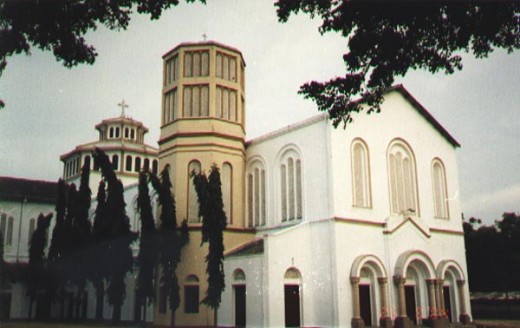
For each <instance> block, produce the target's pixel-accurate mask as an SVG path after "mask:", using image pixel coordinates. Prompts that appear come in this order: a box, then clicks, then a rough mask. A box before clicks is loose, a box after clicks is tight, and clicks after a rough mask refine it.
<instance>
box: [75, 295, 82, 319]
mask: <svg viewBox="0 0 520 328" xmlns="http://www.w3.org/2000/svg"><path fill="white" fill-rule="evenodd" d="M82 294H83V293H82V292H80V291H79V290H78V293H77V295H76V302H75V303H76V307H75V308H76V313H75V314H74V318H75V319H76V320H77V321H79V319H80V318H79V314H80V313H81V296H82Z"/></svg>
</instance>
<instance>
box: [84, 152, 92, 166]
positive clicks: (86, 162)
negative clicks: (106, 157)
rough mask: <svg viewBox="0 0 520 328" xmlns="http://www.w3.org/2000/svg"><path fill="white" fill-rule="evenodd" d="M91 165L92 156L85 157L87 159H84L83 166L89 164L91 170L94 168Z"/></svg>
mask: <svg viewBox="0 0 520 328" xmlns="http://www.w3.org/2000/svg"><path fill="white" fill-rule="evenodd" d="M90 163H91V158H90V155H87V156H85V158H83V165H85V164H87V165H88V167H89V168H92V166H91V164H90Z"/></svg>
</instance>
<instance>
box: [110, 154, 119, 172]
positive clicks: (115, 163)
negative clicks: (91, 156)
mask: <svg viewBox="0 0 520 328" xmlns="http://www.w3.org/2000/svg"><path fill="white" fill-rule="evenodd" d="M112 168H113V169H114V171H117V170H118V169H119V156H117V155H112Z"/></svg>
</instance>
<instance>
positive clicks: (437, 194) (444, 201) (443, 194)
mask: <svg viewBox="0 0 520 328" xmlns="http://www.w3.org/2000/svg"><path fill="white" fill-rule="evenodd" d="M432 180H433V206H434V212H435V217H437V218H445V219H447V218H449V213H448V197H447V195H448V192H447V190H446V171H445V170H444V165H443V164H442V162H441V161H440V160H439V159H434V160H433V164H432Z"/></svg>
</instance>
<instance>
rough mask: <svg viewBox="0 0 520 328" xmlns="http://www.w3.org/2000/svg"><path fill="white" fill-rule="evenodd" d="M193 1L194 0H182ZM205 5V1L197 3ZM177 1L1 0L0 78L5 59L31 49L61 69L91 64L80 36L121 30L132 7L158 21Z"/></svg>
mask: <svg viewBox="0 0 520 328" xmlns="http://www.w3.org/2000/svg"><path fill="white" fill-rule="evenodd" d="M186 2H195V0H186ZM200 2H202V3H205V0H200ZM178 4H179V0H153V1H149V0H125V1H110V2H105V1H39V0H24V1H19V0H4V1H2V2H0V18H1V19H0V22H1V23H0V40H1V44H2V46H1V47H0V76H1V74H2V72H3V70H4V69H5V67H6V65H7V57H9V56H12V55H15V54H20V53H25V54H30V50H31V46H33V47H37V48H39V49H41V50H44V51H52V52H53V53H54V56H55V57H56V60H58V61H61V62H63V64H64V65H65V67H68V68H70V67H73V66H76V65H78V64H83V63H87V64H93V63H94V61H95V59H96V56H97V52H96V49H95V48H94V47H93V46H92V45H89V44H87V43H86V40H85V38H84V35H85V34H86V33H87V32H88V31H90V30H96V29H97V28H98V27H99V26H100V25H103V26H105V27H107V28H109V29H111V30H118V31H119V30H125V29H126V28H127V27H128V24H129V23H130V15H131V14H132V12H133V9H134V8H136V9H137V12H138V13H140V14H149V15H150V18H151V19H158V18H159V17H160V16H161V14H162V12H163V10H166V9H168V8H170V7H172V6H176V5H178ZM3 106H4V104H3V102H1V101H0V108H1V107H3Z"/></svg>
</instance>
